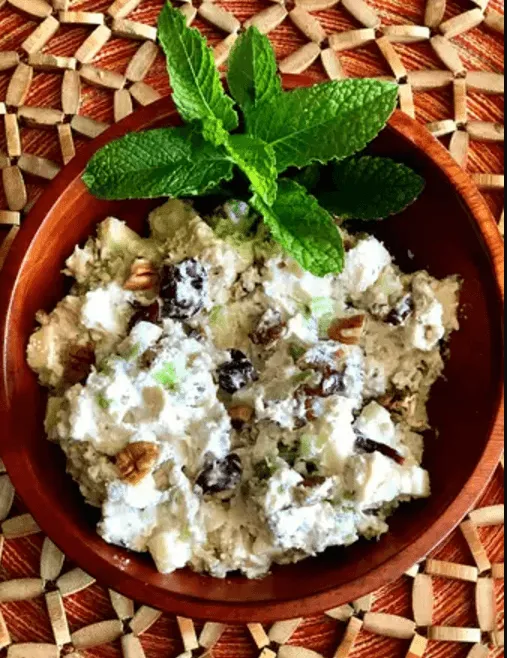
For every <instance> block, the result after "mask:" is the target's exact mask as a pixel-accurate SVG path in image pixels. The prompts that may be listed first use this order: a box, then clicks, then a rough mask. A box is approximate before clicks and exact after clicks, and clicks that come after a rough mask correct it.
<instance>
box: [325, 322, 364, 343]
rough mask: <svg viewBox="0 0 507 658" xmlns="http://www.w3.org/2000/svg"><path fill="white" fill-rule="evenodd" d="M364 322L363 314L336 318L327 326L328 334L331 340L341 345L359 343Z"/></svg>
mask: <svg viewBox="0 0 507 658" xmlns="http://www.w3.org/2000/svg"><path fill="white" fill-rule="evenodd" d="M365 323H366V316H365V315H353V316H352V317H350V318H337V319H336V320H335V321H334V322H333V323H332V324H331V326H330V327H329V330H328V336H329V338H330V339H331V340H335V341H337V342H338V343H342V344H343V345H359V343H360V342H361V337H362V335H363V330H364V325H365Z"/></svg>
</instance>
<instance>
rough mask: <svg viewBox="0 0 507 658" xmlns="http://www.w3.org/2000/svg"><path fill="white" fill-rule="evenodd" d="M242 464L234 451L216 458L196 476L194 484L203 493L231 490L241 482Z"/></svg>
mask: <svg viewBox="0 0 507 658" xmlns="http://www.w3.org/2000/svg"><path fill="white" fill-rule="evenodd" d="M242 473H243V466H242V464H241V459H240V458H239V456H238V455H236V454H235V453H231V454H230V455H227V457H225V459H216V460H215V461H213V462H212V463H211V464H209V466H207V467H206V468H205V469H204V470H203V471H202V472H201V473H200V475H199V477H198V478H197V482H196V484H197V485H198V486H199V487H201V489H202V490H203V492H204V493H205V494H212V495H213V494H219V493H223V492H224V491H232V490H233V489H235V488H236V487H237V486H238V484H239V483H240V482H241V475H242Z"/></svg>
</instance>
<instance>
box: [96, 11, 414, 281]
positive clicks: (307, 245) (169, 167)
mask: <svg viewBox="0 0 507 658" xmlns="http://www.w3.org/2000/svg"><path fill="white" fill-rule="evenodd" d="M158 35H159V40H160V43H161V45H162V47H163V49H164V52H165V54H166V58H167V66H168V70H169V75H170V78H171V86H172V97H173V99H174V102H175V104H176V107H177V108H178V110H179V112H180V115H181V117H182V118H183V120H184V121H185V122H186V123H187V124H188V125H187V126H184V127H183V128H167V129H161V130H152V131H147V132H143V133H138V134H133V135H128V136H127V137H124V138H123V139H120V140H118V141H116V142H113V143H111V144H109V145H108V146H106V147H105V148H103V149H102V150H101V151H99V152H98V153H97V154H96V155H95V157H94V158H92V160H91V161H90V163H89V165H88V167H87V170H86V173H85V175H84V182H85V183H86V185H87V186H88V188H89V189H90V191H91V192H92V193H93V194H95V195H96V196H98V197H100V198H104V199H115V200H116V199H132V198H155V197H167V196H169V197H174V198H177V197H192V196H194V197H195V196H201V195H204V194H207V193H211V192H213V191H216V190H217V189H218V190H220V189H222V190H225V189H227V188H225V187H224V186H223V185H221V183H223V182H224V181H231V180H233V179H234V175H235V170H239V171H240V172H241V174H242V176H243V178H245V177H246V179H247V180H248V184H249V187H250V190H251V192H252V194H253V197H252V199H251V201H250V204H251V206H252V207H253V208H254V209H256V210H257V212H259V214H260V215H261V216H262V217H263V218H264V221H265V223H266V225H267V226H268V227H269V229H270V230H271V234H272V237H273V238H274V239H275V240H276V241H278V242H279V243H280V244H281V245H282V247H283V248H284V249H285V250H286V251H287V253H288V254H290V255H291V256H292V257H293V258H295V259H296V260H297V261H298V262H299V263H300V264H301V265H302V267H304V268H305V269H307V270H309V271H310V272H312V273H313V274H315V275H317V276H325V275H326V274H329V273H333V272H335V273H337V272H340V271H341V270H342V269H343V263H344V249H343V244H342V240H341V235H340V232H339V230H338V229H337V227H336V224H335V222H334V219H333V217H332V214H331V213H334V214H337V215H340V216H342V217H358V218H361V219H368V218H371V217H372V216H373V215H375V216H376V217H377V216H378V217H383V216H387V215H389V214H391V213H393V212H396V211H397V210H398V209H402V208H403V207H405V206H406V205H408V203H410V202H411V201H412V200H413V199H414V198H415V197H416V196H417V195H418V194H419V193H420V190H421V189H422V185H421V184H420V179H419V177H417V176H416V175H415V174H413V172H411V171H410V170H408V169H407V168H404V167H402V166H400V165H395V164H394V163H391V162H390V161H384V160H381V159H378V158H354V159H352V160H350V159H347V158H350V156H354V155H356V154H357V153H358V152H359V151H361V150H362V149H364V148H365V146H367V144H368V143H369V142H370V141H371V140H373V139H374V138H375V137H376V136H377V134H378V133H379V132H380V130H382V129H383V128H384V126H385V125H386V122H387V121H388V120H389V117H390V116H391V113H392V112H393V111H394V108H395V106H396V102H397V87H396V85H393V84H390V83H385V82H380V81H377V80H344V81H339V82H336V81H334V82H328V83H325V84H322V85H315V86H314V87H310V88H304V89H296V90H294V91H290V92H284V91H282V86H281V82H280V79H279V77H278V76H277V73H276V71H277V65H276V59H275V55H274V52H273V49H272V47H271V45H270V43H269V40H268V39H267V37H265V36H263V35H262V34H261V33H260V32H259V31H258V30H257V29H256V28H250V29H249V30H248V31H246V32H245V33H243V34H241V35H240V37H239V38H238V40H237V42H236V44H235V46H234V48H233V50H232V53H231V56H230V59H229V71H228V78H227V79H228V85H229V89H230V92H231V94H232V97H233V98H231V97H230V96H228V95H227V94H226V92H225V90H224V88H223V86H222V84H221V82H220V76H219V73H218V71H217V69H216V67H215V63H214V57H213V51H212V50H211V48H209V47H208V46H207V44H206V41H205V39H204V37H202V36H201V34H200V33H199V32H198V31H197V30H195V29H192V28H189V27H188V26H187V25H186V21H185V18H184V16H183V15H182V13H181V12H180V11H179V9H177V8H175V7H173V6H172V4H171V2H169V1H168V2H167V3H166V5H165V6H164V8H163V10H162V13H161V15H160V20H159V29H158ZM234 101H236V103H237V104H238V106H239V109H240V110H241V111H242V113H243V118H244V121H243V122H242V123H243V125H244V126H245V130H244V132H238V131H237V129H238V126H239V125H240V120H239V115H238V112H237V110H236V109H235V107H234ZM327 163H332V164H330V165H329V167H332V175H331V179H330V181H331V184H330V185H328V186H327V187H326V186H323V185H321V183H322V180H321V179H325V178H326V176H322V175H321V174H322V173H323V172H322V167H321V165H325V164H327ZM308 165H310V168H309V169H308V168H307V167H308ZM291 167H295V168H297V169H299V170H300V171H299V172H298V173H296V174H295V175H294V178H295V180H290V179H288V178H284V179H278V176H279V174H280V173H282V172H285V171H286V170H287V169H289V168H291ZM305 168H306V169H305ZM327 179H328V182H329V175H327ZM235 180H237V178H236V179H235ZM305 186H306V187H308V188H309V189H311V191H312V192H314V195H313V196H312V195H311V194H310V193H309V191H308V190H307V189H305ZM390 187H391V188H392V189H389V188H390ZM319 201H320V205H319Z"/></svg>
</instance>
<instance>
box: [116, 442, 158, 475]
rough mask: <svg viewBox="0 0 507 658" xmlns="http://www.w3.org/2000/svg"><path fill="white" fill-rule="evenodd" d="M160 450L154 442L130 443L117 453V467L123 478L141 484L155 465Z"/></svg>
mask: <svg viewBox="0 0 507 658" xmlns="http://www.w3.org/2000/svg"><path fill="white" fill-rule="evenodd" d="M159 454H160V450H159V448H158V446H156V445H155V444H154V443H148V442H146V441H139V442H138V443H130V444H129V445H128V446H127V447H126V448H124V449H123V450H122V451H121V452H119V453H118V454H117V455H116V467H117V468H118V470H119V471H120V475H121V479H122V480H123V481H124V482H127V483H128V484H139V482H141V480H143V479H144V478H145V477H146V476H147V475H148V473H149V472H150V471H151V469H152V467H153V466H154V465H155V463H156V461H157V459H158V456H159Z"/></svg>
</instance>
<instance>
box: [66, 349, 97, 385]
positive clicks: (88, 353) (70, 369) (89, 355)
mask: <svg viewBox="0 0 507 658" xmlns="http://www.w3.org/2000/svg"><path fill="white" fill-rule="evenodd" d="M93 365H95V349H94V347H93V345H92V344H91V343H87V344H86V345H72V346H71V347H70V349H69V355H68V359H67V363H66V365H65V375H64V377H65V380H66V381H67V382H69V384H79V383H80V382H82V381H84V380H85V379H86V378H87V377H88V375H89V374H90V373H91V371H92V366H93Z"/></svg>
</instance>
